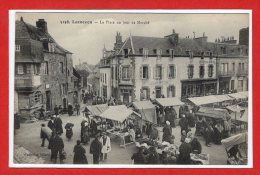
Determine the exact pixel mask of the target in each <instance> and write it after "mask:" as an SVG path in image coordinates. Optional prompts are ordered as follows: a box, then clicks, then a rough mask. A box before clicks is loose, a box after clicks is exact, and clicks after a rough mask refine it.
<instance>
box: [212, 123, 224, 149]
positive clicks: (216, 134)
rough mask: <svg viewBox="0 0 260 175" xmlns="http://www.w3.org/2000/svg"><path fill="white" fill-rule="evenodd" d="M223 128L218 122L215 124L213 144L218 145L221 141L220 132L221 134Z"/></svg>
mask: <svg viewBox="0 0 260 175" xmlns="http://www.w3.org/2000/svg"><path fill="white" fill-rule="evenodd" d="M223 130H224V128H223V126H222V125H221V123H220V122H217V124H216V125H215V127H214V138H215V139H214V141H215V144H217V145H220V144H221V139H222V132H223Z"/></svg>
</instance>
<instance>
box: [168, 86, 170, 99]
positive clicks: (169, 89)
mask: <svg viewBox="0 0 260 175" xmlns="http://www.w3.org/2000/svg"><path fill="white" fill-rule="evenodd" d="M167 97H170V86H168V87H167Z"/></svg>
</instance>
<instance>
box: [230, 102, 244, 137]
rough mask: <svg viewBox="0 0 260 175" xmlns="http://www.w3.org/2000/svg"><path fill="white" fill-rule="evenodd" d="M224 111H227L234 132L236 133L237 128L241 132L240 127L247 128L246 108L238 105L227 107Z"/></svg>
mask: <svg viewBox="0 0 260 175" xmlns="http://www.w3.org/2000/svg"><path fill="white" fill-rule="evenodd" d="M226 109H227V110H228V111H229V113H230V116H231V120H232V124H233V126H234V132H235V133H236V129H237V126H238V127H240V130H242V126H243V127H244V129H245V128H247V122H248V110H247V108H242V107H240V106H239V105H231V106H227V107H226Z"/></svg>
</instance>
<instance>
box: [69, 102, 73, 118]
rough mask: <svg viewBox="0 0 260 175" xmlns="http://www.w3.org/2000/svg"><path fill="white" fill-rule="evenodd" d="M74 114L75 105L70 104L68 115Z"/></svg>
mask: <svg viewBox="0 0 260 175" xmlns="http://www.w3.org/2000/svg"><path fill="white" fill-rule="evenodd" d="M72 114H73V106H72V104H70V103H69V104H68V115H69V116H72Z"/></svg>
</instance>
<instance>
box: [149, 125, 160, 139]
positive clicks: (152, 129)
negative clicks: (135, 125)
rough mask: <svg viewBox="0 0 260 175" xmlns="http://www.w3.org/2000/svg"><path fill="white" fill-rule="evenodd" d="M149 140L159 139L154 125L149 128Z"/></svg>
mask: <svg viewBox="0 0 260 175" xmlns="http://www.w3.org/2000/svg"><path fill="white" fill-rule="evenodd" d="M149 138H150V139H151V140H158V138H159V131H158V129H157V128H156V126H155V124H153V125H152V126H151V132H150V135H149Z"/></svg>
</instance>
